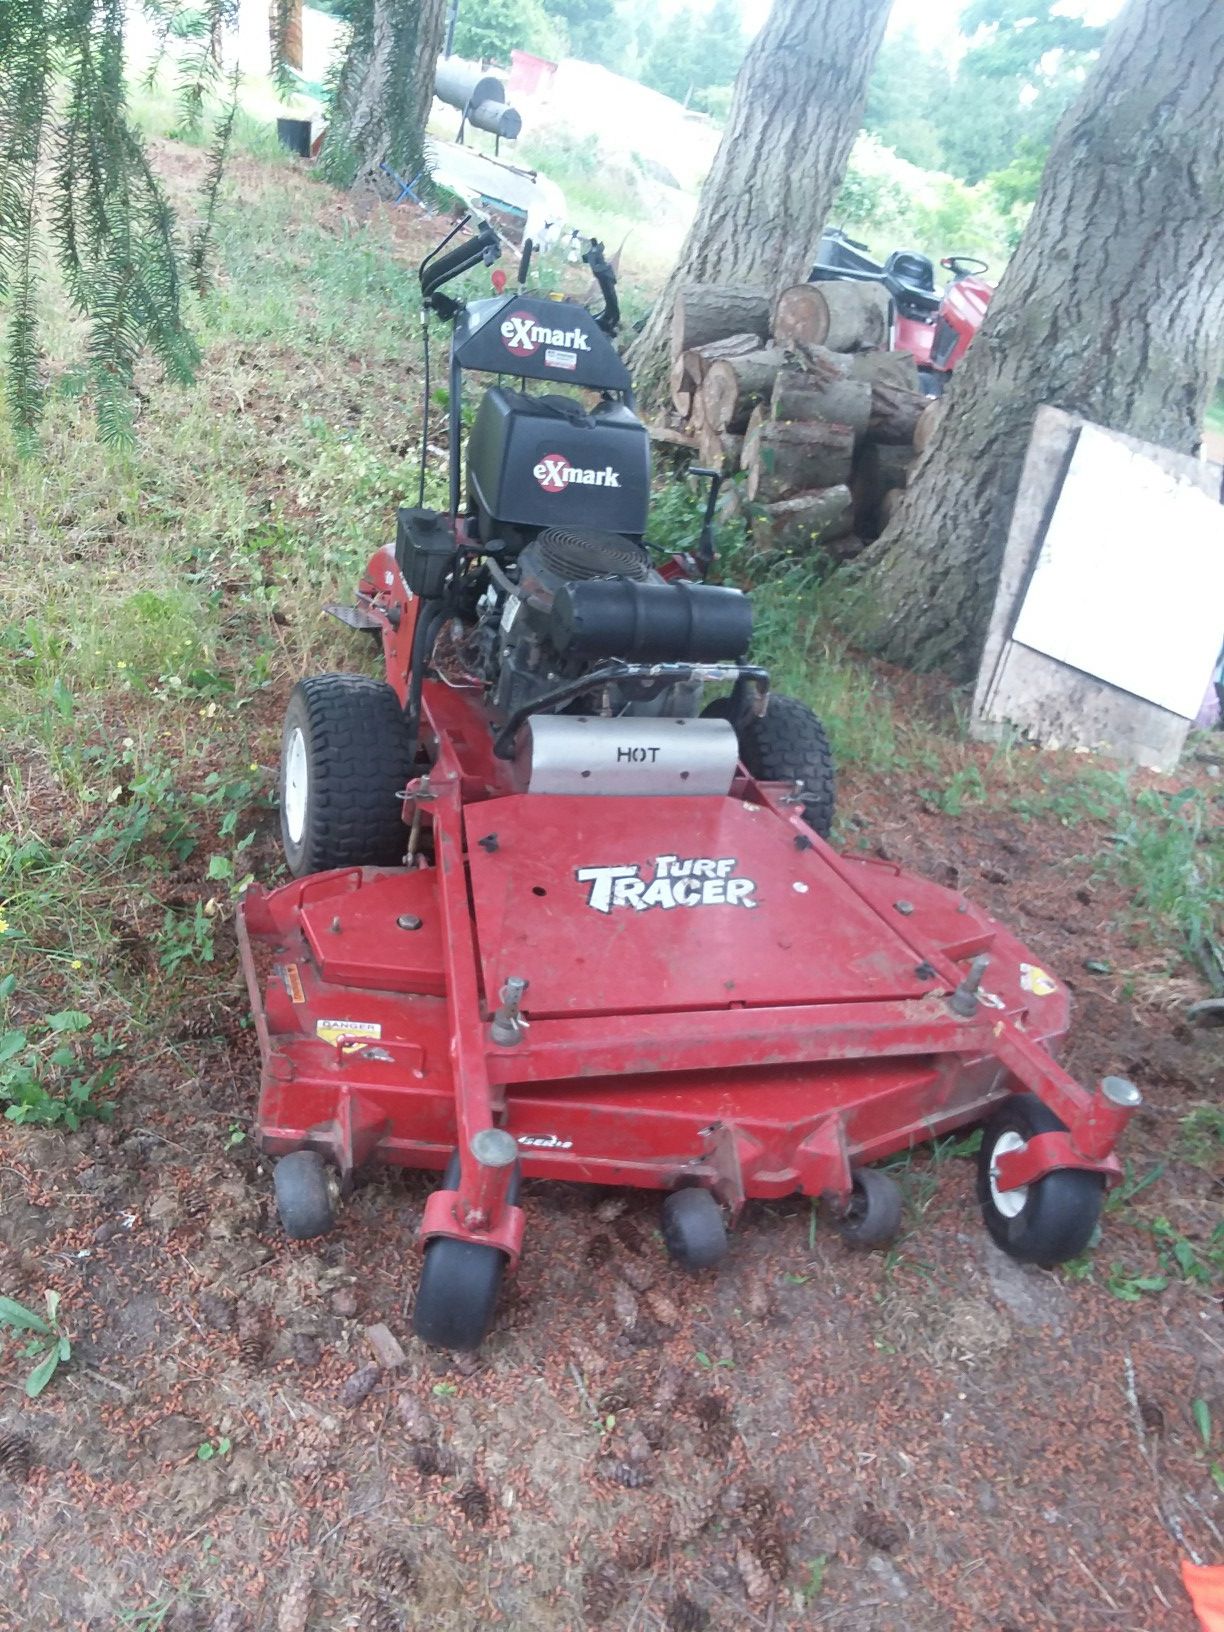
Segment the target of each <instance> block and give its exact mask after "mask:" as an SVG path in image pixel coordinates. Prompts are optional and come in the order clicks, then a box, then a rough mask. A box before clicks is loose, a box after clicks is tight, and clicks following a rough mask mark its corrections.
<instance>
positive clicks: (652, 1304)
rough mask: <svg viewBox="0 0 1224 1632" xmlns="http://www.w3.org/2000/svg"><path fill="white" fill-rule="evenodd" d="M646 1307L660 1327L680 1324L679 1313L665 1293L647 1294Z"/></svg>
mask: <svg viewBox="0 0 1224 1632" xmlns="http://www.w3.org/2000/svg"><path fill="white" fill-rule="evenodd" d="M646 1307H647V1308H648V1309H649V1310H650V1312H651V1314H652V1315H653V1316H654V1318H655V1319H656V1320H657V1321H658V1323H659V1325H660V1326H678V1325H679V1324H680V1311H679V1309H677V1308H676V1306H675V1304H674V1303H673V1302H672V1300H671V1299H670V1298H669V1297H668V1295H667V1293H666V1292H659V1291H654V1292H647V1294H646Z"/></svg>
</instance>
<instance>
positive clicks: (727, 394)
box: [697, 351, 786, 432]
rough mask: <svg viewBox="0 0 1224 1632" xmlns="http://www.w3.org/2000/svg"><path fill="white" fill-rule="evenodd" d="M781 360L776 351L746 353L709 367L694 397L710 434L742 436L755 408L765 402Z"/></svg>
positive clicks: (783, 360) (714, 363) (782, 357)
mask: <svg viewBox="0 0 1224 1632" xmlns="http://www.w3.org/2000/svg"><path fill="white" fill-rule="evenodd" d="M785 360H786V359H785V357H784V356H783V354H782V352H780V351H750V352H748V353H746V355H744V356H743V357H722V358H719V359H718V361H716V362H713V363H711V364H710V366H709V367H708V368H707V369H706V371H705V376H704V378H703V379H702V382H701V386H700V389H699V391H698V393H697V394H698V396H699V397H700V398H701V407H702V413H703V415H704V418H705V423H706V424H707V425H708V426H709V427H710V428H711V430H715V431H738V432H742V431H743V430H744V428H745V427H746V425H747V424H748V417H749V415H750V414H751V413H752V410H753V409H754V408H755V407H756V406H757V404H758V403H759V402H766V401H768V399H769V394H770V392H771V391H772V390H773V385H774V381H775V380H776V379H777V377H778V370H779V369H780V368H781V367H782V364H783V363H784V362H785Z"/></svg>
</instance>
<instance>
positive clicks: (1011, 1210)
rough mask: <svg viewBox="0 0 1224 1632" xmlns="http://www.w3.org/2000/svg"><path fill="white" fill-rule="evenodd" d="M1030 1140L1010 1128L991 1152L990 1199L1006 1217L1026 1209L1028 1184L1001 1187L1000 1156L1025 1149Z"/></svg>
mask: <svg viewBox="0 0 1224 1632" xmlns="http://www.w3.org/2000/svg"><path fill="white" fill-rule="evenodd" d="M1027 1145H1028V1140H1027V1139H1025V1138H1023V1137H1022V1136H1021V1135H1020V1134H1018V1133H1013V1132H1012V1130H1011V1129H1010V1128H1009V1129H1008V1130H1007V1131H1006V1132H1005V1133H1001V1134H1000V1135H999V1137H998V1138H997V1139H996V1140H995V1145H994V1149H993V1150H992V1151H991V1153H990V1199H991V1201H992V1202H993V1203H994V1208H995V1211H996V1212H997V1213H1001V1214H1002V1215H1003V1217H1004V1218H1015V1217H1016V1215H1017V1214H1018V1213H1022V1212H1023V1211H1024V1204H1025V1202H1026V1201H1027V1200H1028V1185H1027V1184H1021V1185H1017V1186H1016V1188H1015V1189H1014V1190H1000V1189H999V1157H1000V1156H1010V1155H1011V1154H1012V1153H1013V1151H1017V1150H1024V1149H1025V1148H1026V1147H1027Z"/></svg>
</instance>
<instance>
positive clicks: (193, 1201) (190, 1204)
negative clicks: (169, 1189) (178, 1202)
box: [183, 1190, 212, 1218]
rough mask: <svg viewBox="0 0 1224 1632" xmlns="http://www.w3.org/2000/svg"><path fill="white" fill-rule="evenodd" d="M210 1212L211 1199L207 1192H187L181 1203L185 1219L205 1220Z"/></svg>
mask: <svg viewBox="0 0 1224 1632" xmlns="http://www.w3.org/2000/svg"><path fill="white" fill-rule="evenodd" d="M211 1211H212V1198H211V1197H210V1196H209V1194H208V1191H207V1190H194V1191H188V1193H187V1197H186V1199H185V1200H184V1202H183V1214H184V1216H185V1217H186V1218H205V1217H206V1216H207V1215H208V1214H209V1213H210V1212H211Z"/></svg>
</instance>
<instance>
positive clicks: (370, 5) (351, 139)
mask: <svg viewBox="0 0 1224 1632" xmlns="http://www.w3.org/2000/svg"><path fill="white" fill-rule="evenodd" d="M445 9H446V0H356V3H355V4H354V5H353V6H352V9H351V12H350V15H351V19H352V33H351V35H350V38H349V44H348V51H347V53H346V55H345V59H344V64H343V67H342V68H341V70H340V80H339V84H338V86H337V90H336V97H335V102H334V105H333V111H332V122H331V124H330V125H329V126H328V130H327V139H326V141H325V142H324V144H323V150H322V153H321V155H320V169H321V170H322V171H323V174H324V175H325V176H326V177H327V178H328V180H329V181H335V182H339V183H340V184H341V185H342V186H346V187H347V186H355V185H357V184H358V183H360V182H374V183H375V184H377V183H378V182H379V181H380V179H381V171H382V167H383V165H384V164H385V165H388V166H390V167H391V168H392V169H393V170H395V171H397V172H398V173H399V174H400V175H402V176H403V177H404V179H405V180H406V181H407V180H411V178H412V177H413V176H415V175H416V173H417V171H418V170H420V169H421V168H422V166H423V164H424V145H425V123H426V121H427V119H428V118H429V109H430V106H431V105H432V102H433V81H434V70H435V68H436V67H437V62H438V52H439V51H440V50H441V48H442V26H443V20H444V15H445Z"/></svg>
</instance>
